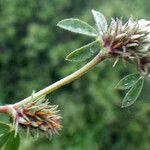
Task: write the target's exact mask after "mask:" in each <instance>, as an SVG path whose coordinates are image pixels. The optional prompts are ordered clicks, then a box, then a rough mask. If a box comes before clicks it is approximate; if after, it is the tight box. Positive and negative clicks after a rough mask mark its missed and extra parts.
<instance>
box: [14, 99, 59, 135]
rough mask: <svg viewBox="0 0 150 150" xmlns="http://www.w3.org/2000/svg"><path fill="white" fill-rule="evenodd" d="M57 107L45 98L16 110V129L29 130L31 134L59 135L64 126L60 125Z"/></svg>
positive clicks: (32, 101)
mask: <svg viewBox="0 0 150 150" xmlns="http://www.w3.org/2000/svg"><path fill="white" fill-rule="evenodd" d="M57 108H58V106H57V105H50V104H49V101H48V99H45V96H42V97H40V98H39V99H36V100H33V99H32V100H31V102H29V103H27V104H25V105H24V106H20V107H17V108H15V110H14V111H15V113H14V114H15V115H14V116H15V128H16V131H17V130H18V127H22V128H23V129H27V130H28V132H30V133H31V134H32V133H33V132H34V131H36V132H35V133H36V134H37V135H38V134H39V132H43V133H46V134H47V135H50V136H51V135H52V133H58V131H59V130H61V128H62V126H61V125H60V121H61V116H60V114H59V110H57Z"/></svg>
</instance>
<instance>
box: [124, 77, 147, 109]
mask: <svg viewBox="0 0 150 150" xmlns="http://www.w3.org/2000/svg"><path fill="white" fill-rule="evenodd" d="M143 83H144V79H139V80H138V81H137V83H136V84H135V85H134V86H133V87H132V88H131V89H130V90H129V91H128V93H127V94H126V95H125V97H124V99H123V101H122V107H128V106H130V105H132V104H133V103H134V102H135V101H136V100H137V98H138V96H139V95H140V93H141V91H142V88H143Z"/></svg>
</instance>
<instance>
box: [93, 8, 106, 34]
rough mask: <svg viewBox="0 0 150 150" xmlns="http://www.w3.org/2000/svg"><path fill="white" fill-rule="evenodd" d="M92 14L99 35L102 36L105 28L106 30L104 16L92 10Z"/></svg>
mask: <svg viewBox="0 0 150 150" xmlns="http://www.w3.org/2000/svg"><path fill="white" fill-rule="evenodd" d="M92 13H93V16H94V19H95V22H96V26H97V28H98V31H99V34H100V35H101V36H102V35H103V34H104V33H105V32H106V31H107V28H108V25H107V20H106V18H105V16H104V15H103V14H102V13H100V12H98V11H95V10H92Z"/></svg>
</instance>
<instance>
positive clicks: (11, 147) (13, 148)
mask: <svg viewBox="0 0 150 150" xmlns="http://www.w3.org/2000/svg"><path fill="white" fill-rule="evenodd" d="M19 145H20V136H19V134H17V136H16V137H15V131H12V132H11V133H10V136H9V139H8V141H7V143H6V145H5V148H4V150H18V148H19Z"/></svg>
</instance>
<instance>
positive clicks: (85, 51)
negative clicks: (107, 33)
mask: <svg viewBox="0 0 150 150" xmlns="http://www.w3.org/2000/svg"><path fill="white" fill-rule="evenodd" d="M99 50H100V43H99V42H98V41H94V42H92V43H89V44H87V45H85V46H83V47H81V48H78V49H76V50H74V51H73V52H71V53H70V54H69V55H68V56H67V57H66V60H69V61H85V60H87V59H89V58H90V57H92V56H93V55H95V54H96V53H97V52H98V51H99Z"/></svg>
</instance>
